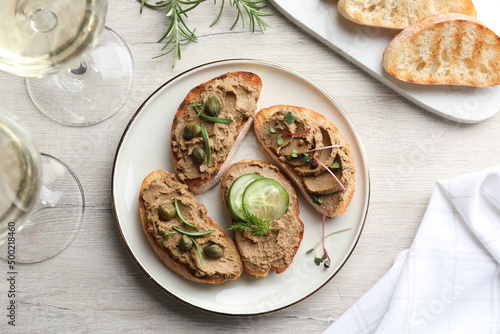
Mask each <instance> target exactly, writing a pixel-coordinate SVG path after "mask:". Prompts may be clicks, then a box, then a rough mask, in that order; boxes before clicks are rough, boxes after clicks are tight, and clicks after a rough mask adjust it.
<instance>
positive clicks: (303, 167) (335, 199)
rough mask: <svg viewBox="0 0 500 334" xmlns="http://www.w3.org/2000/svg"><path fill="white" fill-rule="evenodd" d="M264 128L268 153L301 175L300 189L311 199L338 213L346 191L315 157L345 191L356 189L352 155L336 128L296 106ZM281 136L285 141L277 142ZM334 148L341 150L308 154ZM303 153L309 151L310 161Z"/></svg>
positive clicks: (264, 138)
mask: <svg viewBox="0 0 500 334" xmlns="http://www.w3.org/2000/svg"><path fill="white" fill-rule="evenodd" d="M288 112H290V113H291V114H292V115H294V116H295V120H294V121H293V122H291V123H289V122H287V121H286V119H285V115H286V114H287V113H288ZM271 127H272V128H273V129H274V131H272V132H275V133H272V132H271V131H270V130H266V129H271ZM262 128H263V129H264V130H263V133H267V135H265V136H263V140H264V142H265V145H266V146H267V147H268V148H269V150H270V151H271V152H273V153H274V154H275V155H276V157H278V159H279V160H280V161H281V162H283V163H284V164H286V165H288V166H289V167H290V169H291V170H292V171H293V172H294V173H295V174H296V175H297V176H298V178H299V180H300V183H301V186H302V187H303V188H304V189H306V190H307V192H308V194H309V195H310V196H311V197H315V198H319V199H320V201H321V203H317V204H320V205H321V206H322V207H324V208H327V207H328V208H330V209H331V210H332V211H335V210H336V209H335V208H336V207H337V206H338V205H339V202H340V199H341V197H342V195H343V189H342V187H341V186H340V184H339V183H338V182H337V180H335V178H334V177H333V176H332V175H331V174H330V173H329V172H328V171H327V170H326V169H325V167H324V166H322V165H320V164H318V163H317V162H316V161H315V160H314V159H312V158H313V157H314V158H315V159H317V160H319V161H321V162H322V163H323V164H324V165H325V166H327V167H328V168H330V170H331V171H332V172H333V173H334V174H335V176H336V177H337V179H338V180H339V181H340V182H341V183H342V185H343V186H344V187H345V188H351V187H353V186H354V173H355V172H354V161H353V157H352V152H351V149H350V147H349V144H348V143H347V141H346V140H345V139H344V137H343V136H342V135H341V133H340V132H339V131H338V130H337V128H336V127H335V126H334V125H333V124H331V123H330V122H329V121H326V120H325V119H324V118H323V117H318V118H316V117H312V116H311V117H306V116H305V114H303V113H301V112H295V109H294V108H293V107H287V106H284V107H283V108H282V109H280V110H278V111H276V112H275V113H274V114H273V115H272V117H269V118H267V119H266V120H265V121H264V122H263V124H262ZM278 135H279V136H281V138H282V140H283V141H282V142H280V141H279V140H278V139H277V137H278ZM335 145H339V146H341V147H333V148H327V149H320V150H315V151H311V152H307V151H310V150H314V149H319V148H322V147H328V146H335ZM293 152H295V154H296V155H295V156H294V157H292V153H293ZM304 152H307V155H308V156H310V157H311V158H310V159H306V158H304V156H302V157H301V153H304ZM332 166H334V167H333V168H332ZM351 183H352V184H351ZM332 208H333V209H332Z"/></svg>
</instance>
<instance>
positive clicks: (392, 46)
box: [382, 13, 500, 87]
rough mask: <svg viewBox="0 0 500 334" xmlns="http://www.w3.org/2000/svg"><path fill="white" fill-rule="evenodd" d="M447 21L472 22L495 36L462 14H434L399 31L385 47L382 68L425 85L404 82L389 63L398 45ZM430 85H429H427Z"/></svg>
mask: <svg viewBox="0 0 500 334" xmlns="http://www.w3.org/2000/svg"><path fill="white" fill-rule="evenodd" d="M449 21H468V22H473V23H475V24H477V25H478V26H479V27H480V28H481V29H485V30H487V31H488V32H491V33H492V34H494V35H496V33H495V32H493V31H492V30H491V29H490V28H488V27H487V26H486V25H485V24H484V23H483V22H481V21H479V20H478V19H476V18H474V17H471V16H467V15H463V14H456V13H449V14H436V15H432V16H428V17H426V18H424V19H422V20H420V21H418V22H416V23H414V24H412V25H410V26H408V27H407V28H406V29H404V30H403V31H401V32H400V33H399V34H398V35H396V37H394V38H393V39H392V40H391V42H390V43H389V45H388V46H387V47H386V49H385V50H384V53H383V56H382V66H383V68H384V69H385V70H386V72H387V73H389V74H390V75H392V76H394V77H395V78H397V79H399V80H402V81H406V82H412V83H418V84H426V83H421V82H413V81H409V80H405V79H404V78H400V77H398V75H397V73H396V72H395V70H394V68H393V67H392V66H391V64H390V61H391V58H392V55H393V53H394V52H395V51H396V50H397V49H398V47H399V45H400V44H402V43H405V42H406V40H408V39H410V38H412V37H414V36H417V35H418V34H419V33H420V32H421V31H423V30H425V29H427V28H429V27H431V26H433V25H436V24H440V23H443V22H449ZM496 36H497V38H498V39H499V40H500V37H498V35H496ZM427 84H430V83H427ZM433 84H441V85H462V86H474V85H470V84H466V83H460V82H456V83H433ZM498 84H499V83H492V84H488V85H484V86H474V87H490V86H495V85H498Z"/></svg>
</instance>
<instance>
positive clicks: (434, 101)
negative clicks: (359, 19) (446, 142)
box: [270, 0, 500, 123]
mask: <svg viewBox="0 0 500 334" xmlns="http://www.w3.org/2000/svg"><path fill="white" fill-rule="evenodd" d="M270 2H271V3H272V4H273V5H274V7H275V8H276V9H277V10H279V11H280V12H281V13H283V14H284V15H285V16H286V17H288V18H289V19H290V20H291V21H292V22H294V23H295V24H296V25H297V26H298V27H300V28H301V29H303V30H304V31H306V32H307V33H309V34H310V35H311V36H313V37H315V38H317V39H318V40H319V41H321V42H323V43H324V44H326V45H327V46H329V47H330V48H331V49H333V50H334V51H336V52H337V53H339V54H340V55H342V56H343V57H345V58H346V59H348V60H349V61H351V62H352V63H354V64H356V65H357V66H359V67H360V68H361V69H363V70H364V71H365V72H367V73H368V74H370V75H372V76H373V77H375V78H376V79H377V80H379V81H380V82H382V83H383V84H385V85H387V86H388V87H390V88H391V89H393V90H394V91H396V92H397V93H399V94H401V95H402V96H404V97H405V98H407V99H408V100H410V101H412V102H414V103H415V104H417V105H418V106H420V107H422V108H424V109H426V110H428V111H430V112H432V113H434V114H437V115H439V116H442V117H444V118H447V119H450V120H453V121H456V122H460V123H478V122H481V121H484V120H486V119H488V118H490V117H491V116H493V115H495V113H497V111H499V110H500V86H496V87H489V88H474V87H459V86H436V85H417V84H410V83H406V82H403V81H400V80H397V79H395V78H393V77H392V76H390V75H389V74H387V73H386V72H385V70H384V69H383V67H382V55H383V52H384V50H385V48H386V47H387V45H388V44H389V42H390V41H391V40H392V38H394V36H396V34H397V33H398V31H395V30H391V29H383V28H374V27H368V26H363V25H359V24H356V23H353V22H351V21H348V20H346V19H345V18H344V17H342V16H341V15H340V14H339V13H338V10H337V0H305V1H304V0H270ZM474 5H475V6H476V10H477V13H478V14H477V18H478V19H479V20H480V21H482V22H483V23H485V24H486V25H487V26H488V27H489V28H490V29H491V30H493V31H494V32H495V33H496V34H497V35H499V34H500V20H498V14H499V13H500V1H498V0H474ZM325 70H326V71H328V68H326V69H325Z"/></svg>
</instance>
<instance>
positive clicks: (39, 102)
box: [0, 0, 134, 126]
mask: <svg viewBox="0 0 500 334" xmlns="http://www.w3.org/2000/svg"><path fill="white" fill-rule="evenodd" d="M5 1H6V3H3V4H2V8H0V22H1V23H0V29H1V34H0V71H3V72H6V73H10V74H13V75H16V76H21V77H27V79H26V84H27V87H28V92H29V94H30V96H31V98H32V100H33V102H34V103H35V105H36V106H37V107H38V108H39V109H40V110H41V111H42V112H43V113H44V114H45V115H47V116H48V117H50V118H51V119H53V120H55V121H57V122H59V123H62V124H66V125H73V126H86V125H92V124H96V123H99V122H101V121H103V120H105V119H108V118H109V117H111V116H112V115H114V114H115V113H116V112H117V111H118V110H119V109H120V108H121V107H122V106H123V104H124V103H125V102H126V100H127V98H128V96H129V94H130V90H131V88H132V80H133V73H134V62H133V58H132V54H131V52H130V50H129V48H128V46H127V44H126V43H125V42H124V41H123V39H122V38H121V37H120V36H119V35H117V34H116V33H115V32H114V31H112V30H111V29H109V28H107V27H105V26H104V21H105V18H106V13H107V1H106V0H4V2H5Z"/></svg>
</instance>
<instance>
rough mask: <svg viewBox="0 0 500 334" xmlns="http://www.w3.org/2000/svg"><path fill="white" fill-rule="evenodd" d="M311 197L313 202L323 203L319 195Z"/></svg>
mask: <svg viewBox="0 0 500 334" xmlns="http://www.w3.org/2000/svg"><path fill="white" fill-rule="evenodd" d="M311 199H312V201H313V203H316V204H319V205H321V204H323V199H322V198H321V197H318V196H313V197H312V198H311Z"/></svg>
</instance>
